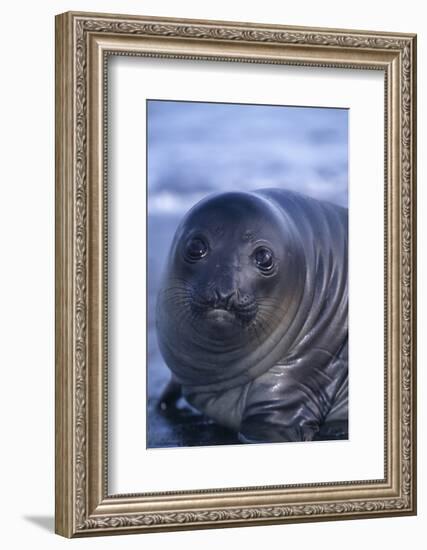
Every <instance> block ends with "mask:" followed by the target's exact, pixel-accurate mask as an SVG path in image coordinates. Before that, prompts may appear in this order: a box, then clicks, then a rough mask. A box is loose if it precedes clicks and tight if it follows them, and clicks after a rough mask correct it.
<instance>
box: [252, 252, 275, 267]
mask: <svg viewBox="0 0 427 550" xmlns="http://www.w3.org/2000/svg"><path fill="white" fill-rule="evenodd" d="M254 260H255V263H256V265H257V267H258V268H259V269H260V270H261V271H270V270H271V269H272V268H273V265H274V257H273V252H272V251H271V250H270V249H269V248H267V247H266V246H260V247H259V248H257V249H256V250H255V252H254Z"/></svg>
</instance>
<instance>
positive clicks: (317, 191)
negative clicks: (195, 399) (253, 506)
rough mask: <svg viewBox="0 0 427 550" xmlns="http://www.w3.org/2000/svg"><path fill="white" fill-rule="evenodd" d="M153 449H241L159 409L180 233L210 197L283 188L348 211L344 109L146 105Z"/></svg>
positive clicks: (208, 427)
mask: <svg viewBox="0 0 427 550" xmlns="http://www.w3.org/2000/svg"><path fill="white" fill-rule="evenodd" d="M147 110H148V112H147V123H148V128H147V133H148V266H149V267H148V292H149V296H148V322H149V326H148V384H147V387H148V415H147V417H148V438H147V441H148V447H176V446H190V445H213V444H227V443H237V440H236V439H235V437H234V435H233V434H231V433H229V432H228V431H227V430H224V429H222V428H220V427H218V426H216V425H214V424H213V423H212V422H210V421H208V420H207V419H205V418H203V417H202V416H201V415H198V414H197V413H196V412H195V411H193V410H191V409H189V408H188V407H186V406H185V403H182V404H181V406H182V410H181V412H180V414H179V415H177V416H176V417H175V418H172V417H165V416H162V415H160V414H159V413H158V412H157V410H156V405H157V402H158V399H159V396H160V394H161V391H162V390H163V388H164V386H165V385H166V383H167V380H168V378H169V371H168V368H167V367H166V365H165V364H164V361H163V359H162V357H161V355H160V351H159V349H158V345H157V339H156V334H155V302H156V296H157V292H158V283H159V280H160V277H161V273H162V271H163V267H164V263H165V259H166V257H167V255H168V252H169V246H170V243H171V241H172V238H173V235H174V232H175V229H176V227H177V225H178V223H179V221H180V219H181V217H182V216H183V215H184V214H185V212H186V211H187V210H188V209H189V208H191V207H192V206H193V205H194V204H195V203H197V202H198V201H199V200H201V199H202V198H203V197H205V196H206V195H208V194H211V193H214V192H220V191H231V190H241V191H242V190H251V189H258V188H262V187H283V188H286V189H291V190H294V191H298V192H301V193H304V194H307V195H310V196H312V197H314V198H318V199H324V200H329V201H331V202H335V203H336V204H340V205H342V206H347V201H348V111H347V110H345V109H330V108H328V109H326V108H312V107H282V106H262V105H235V104H218V103H193V102H175V101H154V100H150V101H148V102H147Z"/></svg>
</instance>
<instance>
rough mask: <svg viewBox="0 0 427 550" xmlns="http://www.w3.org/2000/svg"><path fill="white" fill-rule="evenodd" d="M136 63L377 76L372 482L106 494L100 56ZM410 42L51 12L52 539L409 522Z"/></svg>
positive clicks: (412, 475) (412, 476)
mask: <svg viewBox="0 0 427 550" xmlns="http://www.w3.org/2000/svg"><path fill="white" fill-rule="evenodd" d="M108 55H140V56H149V57H169V58H171V57H172V58H186V59H204V60H210V61H230V62H247V63H274V64H296V65H303V66H305V65H306V66H316V67H319V66H320V67H346V68H349V69H357V68H369V69H372V70H382V71H384V74H385V123H386V138H385V151H384V154H385V167H386V170H385V174H386V177H385V188H386V204H385V235H386V265H385V281H386V296H385V302H386V308H385V319H386V358H387V359H386V365H385V387H386V390H385V397H386V399H385V404H386V411H385V412H386V414H385V418H386V424H385V454H384V457H385V478H384V479H383V480H367V481H363V482H348V483H323V484H305V485H299V486H295V485H294V486H281V487H244V488H233V489H224V490H222V489H219V490H200V491H193V492H191V491H182V492H171V493H150V494H141V495H138V494H136V495H113V496H111V495H108V491H107V479H106V466H107V453H106V438H107V434H106V426H107V424H106V422H107V419H106V417H107V415H106V412H107V410H106V408H107V405H106V382H107V376H106V336H105V335H106V279H105V266H106V261H107V256H106V248H105V241H106V229H105V228H106V225H105V224H106V222H105V219H106V213H105V205H106V186H105V182H106V162H105V160H106V97H107V87H106V66H107V65H106V59H107V57H108ZM415 78H416V37H415V36H414V35H409V34H392V33H373V32H365V31H345V30H330V29H306V28H302V27H301V28H299V27H279V26H269V25H256V24H247V23H244V24H241V23H230V22H227V23H226V22H214V21H193V20H177V19H163V18H148V17H136V16H121V15H120V16H119V15H103V14H87V13H65V14H62V15H59V16H57V18H56V120H57V125H56V235H57V239H56V258H57V259H56V262H57V263H56V319H57V321H56V346H57V348H56V532H57V533H59V534H61V535H64V536H67V537H74V536H87V535H97V534H98V535H99V534H117V533H128V532H144V531H161V530H176V529H194V528H206V527H225V526H237V525H246V526H247V525H256V524H268V523H285V522H296V521H313V520H331V519H348V518H356V517H379V516H392V515H408V514H414V513H415V510H416V464H415V460H416V425H415V411H416V401H415V398H416V394H415V374H416V373H415V359H416V357H415V352H416V340H415V338H416V335H415V313H416V312H415V309H416V296H415V291H416V272H415V268H416V264H415V250H416V233H415V227H416V219H415V207H416V196H415V162H416V159H415V150H416V143H415V118H416V103H415V102H416V94H415V92H416V80H415Z"/></svg>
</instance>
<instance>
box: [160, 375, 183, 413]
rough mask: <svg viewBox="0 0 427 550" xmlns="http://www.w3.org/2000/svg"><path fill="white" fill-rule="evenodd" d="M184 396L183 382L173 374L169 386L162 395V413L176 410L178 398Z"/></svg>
mask: <svg viewBox="0 0 427 550" xmlns="http://www.w3.org/2000/svg"><path fill="white" fill-rule="evenodd" d="M181 396H182V387H181V384H180V383H179V382H178V381H177V380H176V378H175V377H174V376H171V378H170V380H169V382H168V384H167V386H166V387H165V389H164V390H163V393H162V395H161V396H160V399H159V403H158V408H159V410H160V411H161V412H162V413H165V414H166V413H168V412H170V411H174V410H176V404H177V402H178V399H179V398H180V397H181Z"/></svg>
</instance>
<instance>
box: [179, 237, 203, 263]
mask: <svg viewBox="0 0 427 550" xmlns="http://www.w3.org/2000/svg"><path fill="white" fill-rule="evenodd" d="M207 253H208V245H207V244H206V242H205V241H204V240H203V239H202V238H201V237H194V238H192V239H191V240H190V241H188V243H187V246H186V249H185V255H186V257H187V258H188V259H189V260H190V261H193V262H194V261H196V260H200V259H201V258H203V257H204V256H206V254H207Z"/></svg>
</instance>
